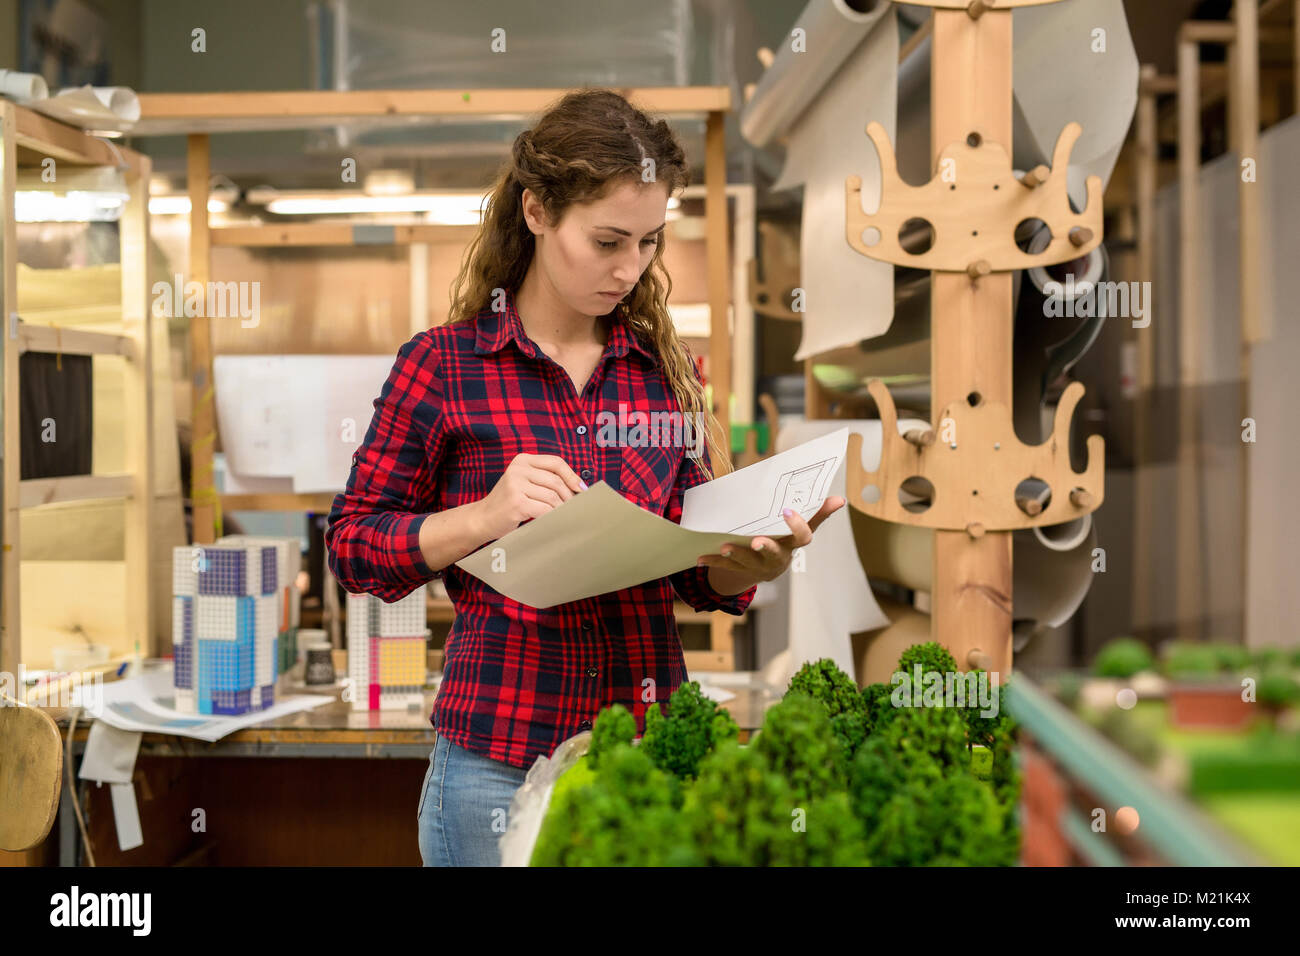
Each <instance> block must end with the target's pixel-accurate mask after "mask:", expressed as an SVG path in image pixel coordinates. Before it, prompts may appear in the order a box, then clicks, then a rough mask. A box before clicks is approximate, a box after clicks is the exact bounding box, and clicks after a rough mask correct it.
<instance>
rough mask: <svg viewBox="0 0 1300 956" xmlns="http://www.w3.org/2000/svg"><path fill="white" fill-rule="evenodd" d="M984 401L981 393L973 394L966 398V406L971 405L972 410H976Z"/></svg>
mask: <svg viewBox="0 0 1300 956" xmlns="http://www.w3.org/2000/svg"><path fill="white" fill-rule="evenodd" d="M982 401H984V396H982V395H981V394H980V393H979V392H971V393H970V394H969V395H967V396H966V404H967V405H969V406H970V407H971V408H974V407H975V406H976V405H978V404H979V403H980V402H982Z"/></svg>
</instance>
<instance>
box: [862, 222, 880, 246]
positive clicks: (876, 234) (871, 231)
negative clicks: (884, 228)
mask: <svg viewBox="0 0 1300 956" xmlns="http://www.w3.org/2000/svg"><path fill="white" fill-rule="evenodd" d="M878 242H880V230H879V229H877V228H876V227H875V226H867V228H866V229H863V230H862V244H863V245H864V246H874V245H876V243H878Z"/></svg>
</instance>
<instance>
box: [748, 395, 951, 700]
mask: <svg viewBox="0 0 1300 956" xmlns="http://www.w3.org/2000/svg"><path fill="white" fill-rule="evenodd" d="M917 427H929V426H928V423H926V422H920V421H918V420H915V419H900V420H899V422H898V429H899V433H900V434H901V433H903V432H904V431H906V430H907V429H909V428H917ZM880 428H881V425H880V421H879V420H877V419H860V420H858V419H855V420H843V419H831V420H826V419H816V420H813V421H792V422H789V423H788V424H786V425H783V426H782V428H781V431H780V432H779V433H778V435H777V448H778V449H780V448H785V447H787V446H790V445H799V444H802V443H808V442H814V441H818V440H822V439H819V438H818V436H822V435H825V434H826V433H827V432H828V431H830V432H832V434H840V433H844V435H845V440H846V441H847V435H848V433H849V432H853V433H855V434H859V435H861V436H862V444H863V451H862V455H863V466H864V467H866V468H877V467H879V465H880V434H881V431H880ZM845 473H846V469H845V468H844V467H843V463H841V465H840V467H838V468H837V469H836V471H835V474H834V476H833V481H832V484H831V488H830V491H829V494H830V495H831V496H833V495H839V496H840V497H842V498H845V499H846V502H847V497H848V495H847V491H846V488H845ZM848 508H849V506H848V504H847V503H846V504H845V506H844V507H843V508H841V509H839V510H838V511H836V512H835V513H834V514H833V515H831V516H830V517H829V518H827V519H826V520H825V521H823V522H822V524H821V526H820V527H819V528H818V529H817V532H816V535H815V536H814V538H813V540H814V542H815V543H816V547H815V548H814V547H809V548H807V549H806V554H805V556H804V562H805V565H804V570H803V571H795V570H794V569H793V568H792V569H791V571H790V572H788V573H787V574H785V575H783V576H782V577H781V578H780V579H778V581H777V584H778V585H780V586H782V587H784V588H785V594H784V595H783V597H784V599H785V600H784V601H782V602H779V603H780V605H781V606H783V607H785V608H786V609H787V613H786V622H787V624H786V627H787V633H788V637H789V645H788V647H787V649H786V651H785V652H782V653H780V654H778V655H777V656H776V657H775V658H773V659H772V660H771V661H769V662H768V665H767V666H766V667H765V668H764V672H763V677H764V679H765V680H767V682H768V683H770V684H772V685H774V686H778V687H785V686H786V685H787V684H789V682H790V678H791V677H793V676H794V674H795V672H796V671H797V670H798V669H799V668H800V667H801V666H802V665H803V663H804V662H805V661H815V660H820V659H821V658H823V657H829V658H830V659H831V660H833V661H834V662H835V664H836V666H838V667H839V668H840V669H841V670H842V671H844V672H845V673H846V674H849V675H850V676H854V677H856V675H855V673H854V672H855V667H854V662H853V644H852V639H851V638H852V635H853V634H855V633H858V632H861V631H870V630H874V629H875V628H879V627H885V626H886V625H887V624H889V618H888V617H887V616H886V615H885V613H884V612H883V611H881V610H880V605H879V604H877V603H876V598H875V595H874V594H872V592H871V585H870V582H869V581H868V580H867V575H866V573H865V572H864V571H863V570H862V562H861V561H860V560H859V558H858V552H857V547H856V545H855V544H854V541H853V526H852V524H851V522H850V520H849V512H848Z"/></svg>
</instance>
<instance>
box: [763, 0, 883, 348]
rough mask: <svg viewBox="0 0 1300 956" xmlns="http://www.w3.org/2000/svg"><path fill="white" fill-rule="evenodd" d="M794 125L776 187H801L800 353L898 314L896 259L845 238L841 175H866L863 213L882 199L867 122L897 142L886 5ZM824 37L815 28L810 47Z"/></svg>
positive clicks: (851, 337) (857, 334)
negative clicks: (865, 251)
mask: <svg viewBox="0 0 1300 956" xmlns="http://www.w3.org/2000/svg"><path fill="white" fill-rule="evenodd" d="M878 14H879V19H878V20H877V21H876V22H875V24H874V27H873V28H872V29H871V30H870V32H869V33H868V34H867V36H866V39H864V40H863V41H862V43H861V44H859V46H858V47H857V49H856V50H855V51H854V52H853V54H852V55H850V56H849V58H848V59H847V60H845V61H844V63H843V65H842V66H841V67H840V69H839V70H838V71H837V72H836V74H835V76H834V77H833V78H832V79H831V81H830V82H829V83H828V84H827V85H826V86H825V87H824V88H823V89H822V90H821V92H820V93H819V94H818V95H817V97H816V99H814V100H813V101H812V102H811V103H809V105H808V107H807V111H806V112H805V113H804V115H803V118H802V119H801V120H799V122H798V123H797V124H796V125H795V126H794V127H793V128H792V129H791V131H790V133H789V136H790V142H789V146H788V147H787V150H786V161H785V166H784V167H783V168H782V170H781V176H780V178H779V179H778V180H777V182H775V183H773V185H772V188H773V189H774V190H780V189H788V188H790V187H792V186H797V185H801V184H802V186H803V213H802V227H801V229H800V235H799V246H800V262H801V269H802V272H801V274H800V285H801V287H802V288H803V289H804V291H805V296H806V299H805V305H806V309H807V311H806V312H805V313H804V318H803V322H802V326H803V337H802V339H801V340H800V342H799V349H798V351H796V352H795V355H794V357H795V360H796V361H802V360H803V359H806V358H809V357H811V356H814V355H817V354H819V353H822V352H827V351H829V350H831V349H835V348H840V347H841V346H845V345H852V344H854V343H856V342H858V341H859V340H861V339H865V338H871V337H873V336H876V335H881V334H883V333H884V332H885V331H887V330H888V329H889V324H890V322H892V321H893V318H894V267H893V265H891V264H890V263H888V262H879V261H877V260H875V259H868V258H866V257H865V256H862V255H859V254H858V253H857V251H855V250H854V249H853V247H852V246H850V245H849V244H848V242H847V241H845V238H844V222H845V213H844V181H845V179H846V178H847V177H849V176H859V177H861V179H862V201H863V207H864V211H865V212H875V211H876V209H878V208H879V204H880V158H879V157H878V156H877V155H876V148H875V146H873V145H872V143H871V141H870V140H869V139H868V138H867V134H866V128H867V124H868V123H869V122H871V121H873V120H874V121H876V122H878V123H880V124H881V125H882V126H884V127H885V130H886V131H887V132H888V133H889V137H890V139H891V141H892V139H893V137H894V128H895V117H896V114H897V108H898V102H897V99H898V97H897V86H898V22H897V19H896V17H895V15H894V11H893V9H892V7H891V6H890V5H889V4H883V3H882V4H880V9H879V11H878ZM818 42H823V41H821V40H820V38H818V37H814V36H812V35H810V36H809V39H808V43H809V52H807V53H804V54H801V56H803V57H815V56H816V55H817V53H816V50H815V47H816V44H817V43H818Z"/></svg>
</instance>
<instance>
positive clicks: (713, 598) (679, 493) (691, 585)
mask: <svg viewBox="0 0 1300 956" xmlns="http://www.w3.org/2000/svg"><path fill="white" fill-rule="evenodd" d="M687 354H688V356H689V354H690V353H689V350H688V351H687ZM691 368H692V369H694V368H695V362H694V361H692V362H691ZM696 378H697V380H698V379H699V373H698V371H697V372H696ZM701 458H702V460H703V461H704V463H705V464H706V465H709V467H710V471H711V470H712V458H711V456H710V455H709V450H708V448H707V446H705V447H704V448H703V454H702V455H701ZM706 480H707V479H706V476H705V475H704V473H703V471H701V470H700V467H699V463H698V461H697V460H696V459H694V458H692V457H690V456H689V455H688V456H686V457H685V458H683V460H682V465H681V468H680V469H679V470H678V472H677V482H676V484H675V485H674V486H673V492H672V497H671V499H670V500H669V502H668V510H667V512H666V513H665V515H664V516H665V517H666V518H667V519H668V520H669V521H672V522H673V523H674V524H681V522H682V505H683V502H684V499H685V497H686V491H687V489H688V488H694V487H695V486H696V485H700V484H703V483H704V482H705V481H706ZM668 580H669V581H670V582H671V583H672V586H673V590H674V591H676V592H677V595H678V597H680V598H681V599H682V600H683V601H685V602H686V603H687V604H689V605H690V606H691V607H692V608H694V609H695V610H697V611H726V612H727V613H728V614H735V615H737V616H739V615H741V614H744V613H745V609H746V608H747V607H749V603H750V602H751V601H753V600H754V594H755V593H756V592H757V591H758V586H757V585H755V586H754V587H751V588H749V589H748V590H745V591H741V592H739V593H738V594H719V593H718V592H717V591H715V590H714V589H713V587H712V586H711V585H710V584H709V569H708V567H707V566H706V567H691V568H686V569H685V570H683V571H678V572H676V573H675V574H671V575H669V576H668Z"/></svg>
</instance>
